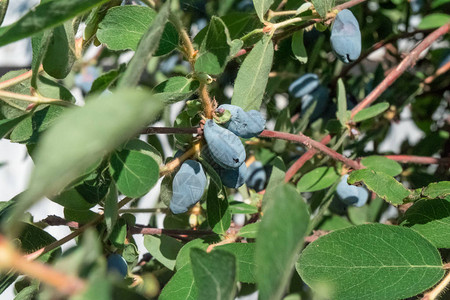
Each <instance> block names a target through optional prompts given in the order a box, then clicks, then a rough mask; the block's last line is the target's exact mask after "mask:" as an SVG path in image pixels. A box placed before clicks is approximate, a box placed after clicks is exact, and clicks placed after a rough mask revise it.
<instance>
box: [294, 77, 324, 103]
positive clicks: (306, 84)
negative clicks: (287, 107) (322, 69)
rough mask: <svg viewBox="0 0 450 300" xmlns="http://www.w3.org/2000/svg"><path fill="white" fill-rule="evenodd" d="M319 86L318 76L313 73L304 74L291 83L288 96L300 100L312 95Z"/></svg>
mask: <svg viewBox="0 0 450 300" xmlns="http://www.w3.org/2000/svg"><path fill="white" fill-rule="evenodd" d="M319 84H320V82H319V76H317V75H316V74H313V73H306V74H305V75H303V76H301V77H299V78H298V79H297V80H295V81H294V82H293V83H291V85H290V86H289V94H291V95H292V96H293V97H294V98H301V97H303V96H305V95H307V94H310V93H312V91H314V90H315V89H316V88H317V87H318V86H319Z"/></svg>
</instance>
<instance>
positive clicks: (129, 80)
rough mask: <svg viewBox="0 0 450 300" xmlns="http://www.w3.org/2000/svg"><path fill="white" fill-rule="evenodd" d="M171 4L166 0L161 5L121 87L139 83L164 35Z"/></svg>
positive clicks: (124, 75)
mask: <svg viewBox="0 0 450 300" xmlns="http://www.w3.org/2000/svg"><path fill="white" fill-rule="evenodd" d="M169 5H170V1H166V3H164V4H163V5H162V6H161V9H160V10H159V13H158V15H157V16H156V18H155V20H154V21H153V22H152V23H151V25H150V27H149V28H148V30H147V31H146V32H145V34H144V35H143V36H142V38H141V41H140V42H139V46H138V47H137V49H136V53H134V56H133V58H132V59H131V61H130V62H129V63H128V66H127V68H126V70H125V73H124V74H123V75H122V77H121V78H120V79H119V83H118V86H119V87H134V86H136V85H137V84H138V82H139V79H140V78H141V74H142V72H144V70H145V68H146V66H147V64H148V62H149V61H150V58H152V56H153V53H154V52H155V51H156V49H157V48H158V45H159V43H160V42H159V41H160V40H161V37H162V36H163V31H164V26H165V24H166V23H167V19H168V17H169V13H170V7H169ZM125 27H126V26H125ZM113 34H114V33H113ZM157 41H158V42H157Z"/></svg>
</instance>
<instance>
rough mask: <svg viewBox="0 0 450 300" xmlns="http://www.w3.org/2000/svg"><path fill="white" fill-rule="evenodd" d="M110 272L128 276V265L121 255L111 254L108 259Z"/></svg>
mask: <svg viewBox="0 0 450 300" xmlns="http://www.w3.org/2000/svg"><path fill="white" fill-rule="evenodd" d="M107 269H108V272H111V273H118V274H119V275H121V276H122V277H125V276H127V273H128V265H127V262H126V261H125V259H124V258H123V257H122V256H121V255H119V254H111V255H110V256H108V259H107Z"/></svg>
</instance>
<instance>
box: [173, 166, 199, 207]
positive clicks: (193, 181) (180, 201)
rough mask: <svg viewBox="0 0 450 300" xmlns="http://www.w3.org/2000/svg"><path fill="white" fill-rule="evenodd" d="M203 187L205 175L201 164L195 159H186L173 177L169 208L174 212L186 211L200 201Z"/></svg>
mask: <svg viewBox="0 0 450 300" xmlns="http://www.w3.org/2000/svg"><path fill="white" fill-rule="evenodd" d="M205 188H206V175H205V172H204V171H203V168H202V165H201V164H200V163H199V162H198V161H195V160H190V159H189V160H186V161H185V162H184V163H183V164H182V165H181V167H180V170H179V171H178V172H177V174H175V177H174V178H173V182H172V191H173V195H172V200H171V201H170V210H171V211H172V212H173V213H174V214H181V213H184V212H186V211H187V210H188V209H189V207H191V206H192V205H194V204H195V203H197V202H198V201H200V199H201V198H202V195H203V192H204V191H205Z"/></svg>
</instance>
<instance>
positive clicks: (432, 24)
mask: <svg viewBox="0 0 450 300" xmlns="http://www.w3.org/2000/svg"><path fill="white" fill-rule="evenodd" d="M449 21H450V15H449V14H443V13H434V14H429V15H427V16H425V17H424V18H423V19H422V21H421V22H420V24H419V26H417V28H418V29H432V28H437V27H441V26H442V25H444V24H446V23H448V22H449Z"/></svg>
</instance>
